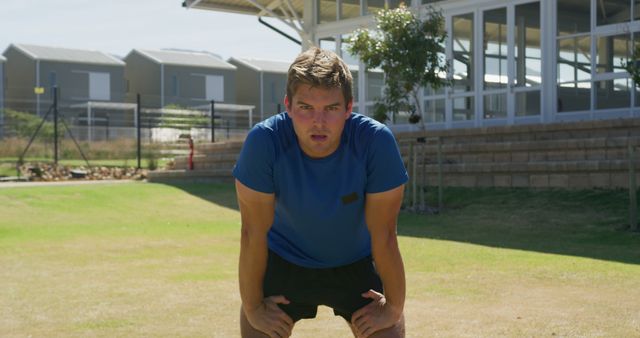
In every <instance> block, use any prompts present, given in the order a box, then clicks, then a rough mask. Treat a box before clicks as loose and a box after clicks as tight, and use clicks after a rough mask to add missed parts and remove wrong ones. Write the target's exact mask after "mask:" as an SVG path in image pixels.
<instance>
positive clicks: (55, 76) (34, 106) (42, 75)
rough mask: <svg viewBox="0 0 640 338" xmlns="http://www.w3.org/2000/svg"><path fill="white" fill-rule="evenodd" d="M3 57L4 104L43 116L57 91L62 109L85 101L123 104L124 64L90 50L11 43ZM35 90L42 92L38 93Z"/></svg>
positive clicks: (104, 54)
mask: <svg viewBox="0 0 640 338" xmlns="http://www.w3.org/2000/svg"><path fill="white" fill-rule="evenodd" d="M3 55H4V56H5V57H6V59H7V61H6V79H7V87H6V100H5V102H6V103H5V105H6V107H8V108H13V109H16V110H20V111H27V112H33V113H37V114H38V115H43V114H44V113H46V111H47V109H48V108H49V106H51V104H52V102H53V88H54V87H57V88H58V99H59V101H58V102H59V105H60V106H61V107H65V106H70V105H73V104H78V103H82V102H87V101H100V102H122V101H124V93H125V88H124V81H123V77H124V62H123V61H122V60H120V59H118V58H116V57H114V56H112V55H109V54H106V53H103V52H99V51H91V50H79V49H69V48H58V47H46V46H35V45H26V44H11V45H10V46H9V47H7V49H6V50H5V51H4V53H3ZM36 87H42V88H43V89H44V92H43V93H41V94H37V93H36V92H35V90H34V88H36Z"/></svg>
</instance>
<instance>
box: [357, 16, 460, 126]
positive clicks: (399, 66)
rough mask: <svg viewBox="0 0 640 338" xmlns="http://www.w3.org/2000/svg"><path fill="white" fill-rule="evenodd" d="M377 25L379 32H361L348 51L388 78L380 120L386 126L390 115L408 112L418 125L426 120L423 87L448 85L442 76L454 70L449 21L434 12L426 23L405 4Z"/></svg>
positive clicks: (379, 102)
mask: <svg viewBox="0 0 640 338" xmlns="http://www.w3.org/2000/svg"><path fill="white" fill-rule="evenodd" d="M376 21H377V27H376V30H375V31H374V32H373V33H372V32H370V31H369V30H366V29H358V30H356V31H355V32H354V34H353V36H352V37H351V39H350V40H349V41H348V43H350V46H349V47H348V51H349V52H350V53H351V54H353V55H355V56H358V57H359V58H360V59H361V60H362V62H363V63H364V64H365V67H366V69H371V68H377V67H380V68H381V69H382V71H383V72H384V74H385V81H386V86H385V89H384V95H383V97H382V98H379V99H378V100H377V102H376V106H375V112H374V118H375V119H376V120H378V121H380V122H384V121H386V120H387V119H388V118H389V117H388V116H387V112H393V113H394V114H397V113H398V112H399V111H403V110H408V111H409V112H410V117H409V122H411V123H418V122H419V121H420V120H421V116H422V105H421V102H420V99H419V93H420V88H421V87H426V86H431V87H432V88H434V89H438V88H440V87H442V86H445V85H447V83H448V82H447V80H446V79H445V78H444V77H442V76H441V74H443V73H446V72H447V70H448V63H447V61H446V59H445V57H444V42H445V40H446V38H447V33H446V31H445V29H444V17H443V16H442V13H441V12H440V11H435V10H434V9H433V8H429V9H428V13H427V16H426V18H425V19H424V20H422V19H420V18H418V17H417V16H416V14H414V13H413V12H412V11H411V10H409V9H407V8H406V7H405V6H404V4H401V5H400V7H399V8H396V9H392V10H388V9H385V10H382V11H380V12H378V14H376ZM423 123H424V122H423Z"/></svg>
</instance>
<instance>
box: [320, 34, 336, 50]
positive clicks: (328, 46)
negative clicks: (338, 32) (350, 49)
mask: <svg viewBox="0 0 640 338" xmlns="http://www.w3.org/2000/svg"><path fill="white" fill-rule="evenodd" d="M320 48H322V49H325V50H330V51H332V52H334V53H335V52H336V39H335V38H334V37H332V36H330V37H327V38H322V39H320Z"/></svg>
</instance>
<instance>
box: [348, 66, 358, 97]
mask: <svg viewBox="0 0 640 338" xmlns="http://www.w3.org/2000/svg"><path fill="white" fill-rule="evenodd" d="M357 69H358V68H357V67H355V68H352V67H349V70H350V71H351V77H352V78H353V82H352V86H351V92H352V93H351V94H352V95H353V103H354V104H355V103H356V102H358V97H359V96H358V88H359V87H358V70H357Z"/></svg>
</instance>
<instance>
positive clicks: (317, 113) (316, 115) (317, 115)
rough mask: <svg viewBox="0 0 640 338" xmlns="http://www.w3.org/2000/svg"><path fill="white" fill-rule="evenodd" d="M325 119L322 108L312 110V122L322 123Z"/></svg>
mask: <svg viewBox="0 0 640 338" xmlns="http://www.w3.org/2000/svg"><path fill="white" fill-rule="evenodd" d="M326 119H327V116H326V114H325V113H324V111H322V110H314V111H313V122H315V123H324V122H325V121H326Z"/></svg>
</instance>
